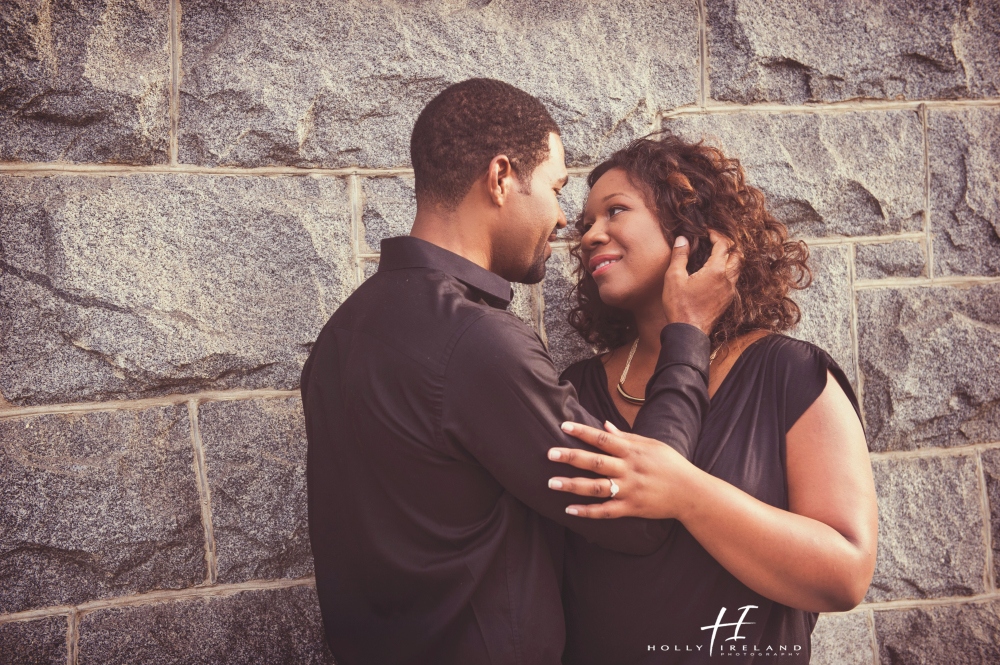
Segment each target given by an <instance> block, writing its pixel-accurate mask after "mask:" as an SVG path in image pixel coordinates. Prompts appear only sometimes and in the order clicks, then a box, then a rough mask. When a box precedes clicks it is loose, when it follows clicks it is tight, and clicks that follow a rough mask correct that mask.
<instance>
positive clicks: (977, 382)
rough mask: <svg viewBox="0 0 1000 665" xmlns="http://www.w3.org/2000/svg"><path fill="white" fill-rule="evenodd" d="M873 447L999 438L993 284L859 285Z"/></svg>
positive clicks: (999, 302) (998, 294) (999, 363)
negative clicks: (897, 287) (884, 286)
mask: <svg viewBox="0 0 1000 665" xmlns="http://www.w3.org/2000/svg"><path fill="white" fill-rule="evenodd" d="M857 298H858V336H859V351H860V358H859V360H860V364H861V373H862V375H863V376H864V405H865V417H866V424H867V426H868V442H869V445H870V446H871V449H872V450H876V451H879V450H912V449H915V448H925V447H935V446H945V447H947V446H961V445H967V444H974V443H984V442H989V441H996V440H997V439H1000V336H998V335H997V333H996V331H997V326H998V325H1000V284H984V285H980V286H972V287H966V288H961V287H915V288H900V289H864V290H860V291H858V294H857Z"/></svg>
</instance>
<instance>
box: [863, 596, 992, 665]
mask: <svg viewBox="0 0 1000 665" xmlns="http://www.w3.org/2000/svg"><path fill="white" fill-rule="evenodd" d="M875 632H876V634H877V635H878V644H879V661H880V662H881V663H884V664H891V665H897V664H898V665H924V664H925V663H948V665H995V664H996V663H1000V602H997V601H995V600H994V601H991V602H990V601H988V602H983V603H969V604H965V605H944V606H939V607H922V608H916V609H910V610H885V611H880V612H875Z"/></svg>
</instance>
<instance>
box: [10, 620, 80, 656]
mask: <svg viewBox="0 0 1000 665" xmlns="http://www.w3.org/2000/svg"><path fill="white" fill-rule="evenodd" d="M67 631H68V626H67V622H66V617H45V618H44V619H35V620H33V621H14V622H11V623H0V665H65V663H66V633H67Z"/></svg>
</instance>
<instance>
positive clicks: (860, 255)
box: [854, 240, 927, 279]
mask: <svg viewBox="0 0 1000 665" xmlns="http://www.w3.org/2000/svg"><path fill="white" fill-rule="evenodd" d="M926 264H927V257H925V256H924V248H923V246H922V245H921V244H920V243H918V242H911V241H908V240H897V241H896V242H887V243H881V244H877V245H867V244H866V245H858V246H857V247H856V248H855V254H854V270H855V274H856V275H857V278H858V279H880V278H882V277H926V276H927V270H926Z"/></svg>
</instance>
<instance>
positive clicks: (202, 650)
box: [77, 587, 334, 665]
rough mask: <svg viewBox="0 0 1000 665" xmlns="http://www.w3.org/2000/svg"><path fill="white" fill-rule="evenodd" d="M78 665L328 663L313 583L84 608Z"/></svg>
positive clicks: (328, 658) (310, 664)
mask: <svg viewBox="0 0 1000 665" xmlns="http://www.w3.org/2000/svg"><path fill="white" fill-rule="evenodd" d="M77 662H78V663H79V665H90V664H94V665H132V664H133V663H156V664H157V665H182V664H183V665H245V664H246V663H295V664H296V665H300V664H301V665H318V664H320V663H326V664H329V665H333V662H334V661H333V656H332V654H331V653H330V649H329V647H327V645H326V642H325V638H324V633H323V623H322V620H321V618H320V611H319V600H318V599H317V597H316V590H315V589H313V588H312V587H293V588H289V589H273V590H272V589H268V590H262V591H243V592H241V593H236V594H233V595H227V596H213V597H208V598H192V599H185V600H176V601H171V602H160V603H152V604H149V605H140V606H134V607H115V608H109V609H103V610H97V611H95V612H89V613H87V614H85V615H83V617H82V618H81V619H80V646H79V657H78V659H77Z"/></svg>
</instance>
